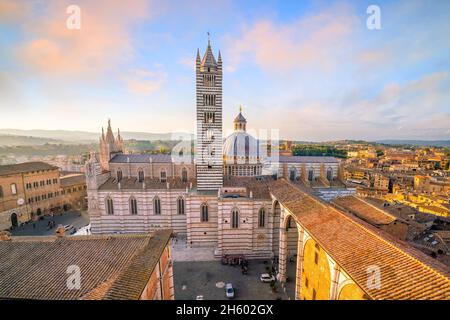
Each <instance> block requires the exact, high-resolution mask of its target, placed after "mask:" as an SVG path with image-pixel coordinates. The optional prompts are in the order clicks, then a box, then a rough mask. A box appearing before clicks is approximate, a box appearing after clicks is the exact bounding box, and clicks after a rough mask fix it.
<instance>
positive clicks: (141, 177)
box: [138, 170, 145, 182]
mask: <svg viewBox="0 0 450 320" xmlns="http://www.w3.org/2000/svg"><path fill="white" fill-rule="evenodd" d="M138 177H139V182H143V181H144V178H145V176H144V171H143V170H139V173H138Z"/></svg>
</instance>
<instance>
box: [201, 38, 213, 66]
mask: <svg viewBox="0 0 450 320" xmlns="http://www.w3.org/2000/svg"><path fill="white" fill-rule="evenodd" d="M200 65H201V66H202V67H208V66H209V67H215V66H217V62H216V59H215V58H214V54H213V53H212V49H211V44H210V42H209V41H208V46H207V47H206V51H205V54H204V55H203V59H202V62H201V64H200Z"/></svg>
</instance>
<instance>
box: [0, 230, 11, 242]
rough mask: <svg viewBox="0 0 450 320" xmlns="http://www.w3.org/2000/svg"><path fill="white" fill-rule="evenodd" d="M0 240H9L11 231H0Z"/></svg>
mask: <svg viewBox="0 0 450 320" xmlns="http://www.w3.org/2000/svg"><path fill="white" fill-rule="evenodd" d="M0 241H11V233H10V232H8V231H0Z"/></svg>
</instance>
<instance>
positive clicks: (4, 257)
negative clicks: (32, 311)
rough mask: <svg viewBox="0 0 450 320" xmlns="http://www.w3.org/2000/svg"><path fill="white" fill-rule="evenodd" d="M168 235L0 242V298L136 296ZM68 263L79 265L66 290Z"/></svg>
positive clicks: (104, 297)
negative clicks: (77, 277) (77, 283)
mask: <svg viewBox="0 0 450 320" xmlns="http://www.w3.org/2000/svg"><path fill="white" fill-rule="evenodd" d="M170 236H171V231H170V230H161V231H156V232H154V233H150V234H135V235H99V236H70V237H63V238H58V237H12V240H11V241H0V299H58V300H66V299H70V300H72V299H109V298H114V299H115V298H117V299H120V298H122V299H134V298H139V296H140V294H141V293H142V291H143V288H144V287H145V285H146V284H147V282H148V279H149V278H150V275H151V273H152V271H153V269H154V267H155V265H156V262H157V261H158V260H156V257H159V255H160V254H161V252H162V249H164V247H165V245H166V244H167V243H168V241H169V239H170ZM161 248H162V249H161ZM136 261H139V262H142V264H141V265H142V266H143V268H142V269H140V268H139V266H140V265H136ZM70 265H76V266H78V267H79V268H80V271H81V288H80V289H79V290H76V289H73V290H68V289H67V286H66V281H67V278H68V276H69V274H68V273H67V267H68V266H70ZM136 275H139V278H137V277H136ZM146 279H147V281H146Z"/></svg>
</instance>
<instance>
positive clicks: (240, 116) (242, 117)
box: [234, 112, 247, 122]
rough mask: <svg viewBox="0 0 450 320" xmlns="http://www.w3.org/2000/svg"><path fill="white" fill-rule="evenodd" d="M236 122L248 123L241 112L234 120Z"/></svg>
mask: <svg viewBox="0 0 450 320" xmlns="http://www.w3.org/2000/svg"><path fill="white" fill-rule="evenodd" d="M234 122H247V119H245V118H244V116H243V115H242V112H239V114H238V115H237V116H236V118H234Z"/></svg>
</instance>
